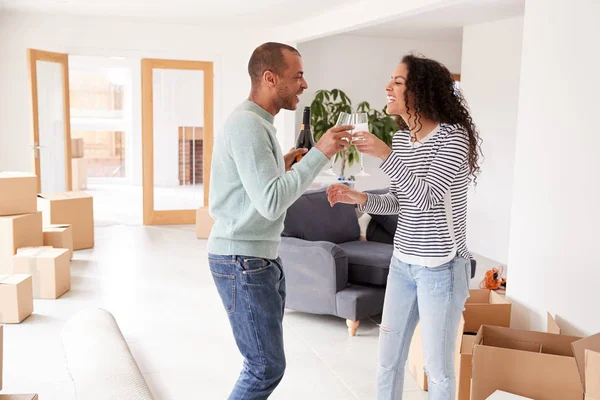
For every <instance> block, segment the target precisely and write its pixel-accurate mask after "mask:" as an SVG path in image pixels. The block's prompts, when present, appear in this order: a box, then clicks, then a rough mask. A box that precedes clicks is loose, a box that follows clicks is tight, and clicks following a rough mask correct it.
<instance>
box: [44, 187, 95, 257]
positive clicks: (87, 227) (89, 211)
mask: <svg viewBox="0 0 600 400" xmlns="http://www.w3.org/2000/svg"><path fill="white" fill-rule="evenodd" d="M37 207H38V210H39V211H41V212H42V215H43V219H44V226H48V225H56V224H68V225H71V227H72V228H73V250H82V249H90V248H92V247H94V203H93V198H92V196H90V195H89V194H87V193H85V192H65V193H51V194H46V193H43V194H39V195H38V200H37Z"/></svg>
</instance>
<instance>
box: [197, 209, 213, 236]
mask: <svg viewBox="0 0 600 400" xmlns="http://www.w3.org/2000/svg"><path fill="white" fill-rule="evenodd" d="M214 223H215V221H214V220H213V219H212V217H211V216H210V215H209V214H208V207H200V208H198V209H196V238H198V239H208V237H209V236H210V231H211V230H212V227H213V225H214Z"/></svg>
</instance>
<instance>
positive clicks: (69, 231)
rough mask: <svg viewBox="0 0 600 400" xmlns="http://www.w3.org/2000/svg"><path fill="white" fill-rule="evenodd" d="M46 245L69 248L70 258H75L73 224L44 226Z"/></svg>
mask: <svg viewBox="0 0 600 400" xmlns="http://www.w3.org/2000/svg"><path fill="white" fill-rule="evenodd" d="M43 231H44V246H51V247H56V248H59V249H68V250H69V259H70V260H72V259H73V228H72V227H71V225H48V226H45V227H44V228H43Z"/></svg>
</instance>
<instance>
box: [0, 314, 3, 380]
mask: <svg viewBox="0 0 600 400" xmlns="http://www.w3.org/2000/svg"><path fill="white" fill-rule="evenodd" d="M3 331H4V329H3V326H2V325H0V390H2V346H3V345H4V332H3Z"/></svg>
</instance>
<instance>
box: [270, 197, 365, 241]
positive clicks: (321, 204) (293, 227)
mask: <svg viewBox="0 0 600 400" xmlns="http://www.w3.org/2000/svg"><path fill="white" fill-rule="evenodd" d="M281 235H282V236H286V237H295V238H298V239H303V240H309V241H311V242H315V241H326V242H332V243H336V244H339V243H344V242H351V241H354V240H358V239H359V237H360V226H359V225H358V217H357V215H356V208H355V206H354V205H352V204H336V205H335V206H334V207H331V206H330V205H329V201H328V200H327V192H326V188H323V189H319V190H313V191H307V192H305V193H304V194H303V195H302V196H300V197H299V198H298V200H296V202H295V203H294V204H292V206H291V207H290V208H289V209H288V211H287V214H286V217H285V222H284V227H283V232H282V234H281Z"/></svg>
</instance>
